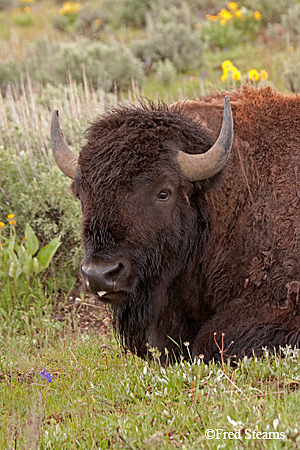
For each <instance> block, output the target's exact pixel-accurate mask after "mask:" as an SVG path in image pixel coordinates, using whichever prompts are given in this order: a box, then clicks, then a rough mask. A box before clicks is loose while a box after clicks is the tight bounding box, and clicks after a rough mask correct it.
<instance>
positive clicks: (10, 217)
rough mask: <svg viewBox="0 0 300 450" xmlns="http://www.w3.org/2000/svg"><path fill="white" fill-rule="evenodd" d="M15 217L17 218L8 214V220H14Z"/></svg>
mask: <svg viewBox="0 0 300 450" xmlns="http://www.w3.org/2000/svg"><path fill="white" fill-rule="evenodd" d="M14 217H15V215H14V214H7V218H8V219H9V220H11V219H13V218H14Z"/></svg>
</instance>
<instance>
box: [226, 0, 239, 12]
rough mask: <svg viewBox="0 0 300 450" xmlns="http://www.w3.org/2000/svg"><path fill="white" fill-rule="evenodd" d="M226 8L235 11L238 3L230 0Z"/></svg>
mask: <svg viewBox="0 0 300 450" xmlns="http://www.w3.org/2000/svg"><path fill="white" fill-rule="evenodd" d="M227 8H228V9H230V10H231V11H236V10H237V9H238V5H237V4H236V3H235V2H230V3H228V5H227Z"/></svg>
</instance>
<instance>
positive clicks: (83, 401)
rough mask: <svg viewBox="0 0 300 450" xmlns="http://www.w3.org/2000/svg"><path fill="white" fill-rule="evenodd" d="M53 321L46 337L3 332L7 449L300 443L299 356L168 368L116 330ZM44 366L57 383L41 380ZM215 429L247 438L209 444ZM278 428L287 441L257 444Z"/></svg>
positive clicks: (0, 366) (0, 375) (0, 392)
mask: <svg viewBox="0 0 300 450" xmlns="http://www.w3.org/2000/svg"><path fill="white" fill-rule="evenodd" d="M44 325H45V326H44V328H43V329H42V330H41V331H40V333H33V334H32V335H29V334H28V335H24V336H10V337H4V336H3V335H2V336H1V340H0V352H1V363H0V383H1V389H0V413H1V425H2V426H1V430H0V447H1V448H3V449H9V448H19V449H23V448H24V449H37V448H41V449H44V448H45V449H46V448H53V449H74V448H80V449H93V448H100V449H107V448H114V449H124V448H128V449H130V448H131V449H152V448H155V449H173V448H182V449H195V448H228V449H230V448H242V447H244V448H270V449H278V448H298V447H299V440H300V436H299V431H298V428H297V427H298V423H299V418H300V417H299V415H300V413H299V411H300V397H299V392H298V389H299V384H300V381H299V363H300V353H299V351H297V350H291V349H287V350H285V351H284V352H285V356H284V357H283V358H279V357H277V356H271V355H269V354H268V352H265V356H264V357H263V358H260V359H257V358H253V359H251V360H249V359H245V360H244V361H242V362H240V363H239V364H238V365H237V366H236V367H230V366H228V365H224V368H222V367H221V366H217V365H214V364H210V365H209V366H207V365H205V364H204V363H203V362H202V361H201V360H197V361H195V362H193V363H192V362H190V363H188V362H180V361H179V362H178V363H177V364H176V365H175V366H173V367H161V366H160V364H159V362H158V359H157V355H156V354H155V351H154V352H153V355H152V356H153V358H154V360H152V361H151V362H147V361H142V360H141V359H139V358H136V357H134V356H133V355H131V354H124V353H122V352H121V350H120V348H119V346H118V344H117V343H116V342H115V340H114V338H113V337H111V335H110V334H108V335H107V334H106V335H96V334H93V333H92V334H82V333H80V332H79V331H78V330H76V329H75V330H73V331H72V330H71V327H70V326H69V325H68V324H64V325H62V324H60V325H57V324H56V325H54V324H53V322H51V321H50V320H49V319H48V320H47V319H46V320H45V324H44ZM43 369H46V370H47V371H48V372H50V373H51V374H52V376H53V378H52V381H51V383H49V382H48V381H47V380H41V377H40V376H39V372H41V371H42V370H43ZM208 429H219V430H223V431H224V432H233V433H236V434H234V436H235V437H236V438H237V439H228V438H227V439H226V438H225V439H223V438H220V439H211V440H209V439H207V438H206V437H205V431H206V430H208ZM223 431H222V432H221V431H219V433H221V434H222V437H223ZM275 431H276V432H277V433H278V437H280V433H282V435H281V437H283V439H281V440H280V439H259V438H257V436H260V435H257V433H259V432H261V433H267V434H266V435H265V436H267V437H276V435H275V434H273V435H270V434H268V433H271V432H272V433H275ZM253 433H256V434H253ZM261 436H263V435H261ZM225 437H226V435H225ZM249 437H250V438H249ZM255 437H256V438H255Z"/></svg>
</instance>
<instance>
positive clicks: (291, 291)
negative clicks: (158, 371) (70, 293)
mask: <svg viewBox="0 0 300 450" xmlns="http://www.w3.org/2000/svg"><path fill="white" fill-rule="evenodd" d="M224 96H225V93H223V92H222V93H217V94H215V95H214V96H210V97H208V98H206V99H203V100H199V101H186V102H183V103H181V104H176V105H172V106H171V107H169V108H168V107H166V106H164V105H160V106H158V107H155V106H154V105H148V106H145V105H144V106H141V107H140V108H136V107H123V108H119V109H116V110H114V111H111V112H110V113H109V114H108V115H106V116H104V117H102V118H100V119H99V120H98V121H96V122H95V123H94V124H93V125H92V126H91V127H90V129H89V130H88V133H87V138H88V143H87V145H86V146H85V147H84V148H83V149H82V151H81V154H80V157H79V169H78V174H77V177H76V180H75V183H74V189H75V191H76V192H77V193H78V194H79V196H80V198H81V201H82V205H83V231H82V236H83V242H84V245H85V249H86V259H87V260H94V261H110V260H113V261H115V260H118V261H119V260H120V261H122V264H123V265H124V267H125V268H126V270H125V271H124V273H123V275H122V277H120V280H118V283H119V286H118V287H119V289H120V291H122V293H123V294H122V295H123V296H121V300H120V297H119V299H118V303H117V304H115V305H114V303H115V302H114V297H113V296H112V297H111V298H110V297H109V296H108V297H107V298H106V301H107V302H108V303H111V304H112V308H113V315H114V326H115V328H116V330H117V331H118V333H119V335H120V336H121V339H122V341H123V343H124V345H125V346H126V347H127V348H129V349H130V350H132V351H133V352H136V353H137V354H138V355H140V356H145V355H146V353H147V344H149V345H150V346H152V347H158V349H159V350H160V351H161V352H162V359H163V357H164V350H165V348H168V349H169V351H171V352H173V353H175V354H176V353H177V346H176V345H175V344H174V341H175V342H177V343H178V345H179V346H180V345H181V343H182V342H185V341H189V342H190V345H191V346H192V349H193V355H198V354H200V353H201V354H204V355H205V360H209V359H211V358H213V357H214V358H216V359H219V358H220V354H219V351H218V348H217V346H216V344H215V342H214V332H217V333H218V336H219V338H220V335H221V333H225V346H227V345H228V344H229V343H230V342H231V341H232V340H233V341H234V344H233V345H232V347H231V349H230V353H231V354H236V355H237V357H242V356H243V355H249V356H251V354H252V353H253V351H254V352H256V353H261V349H262V347H263V346H267V347H269V348H270V349H273V348H278V347H279V346H280V345H286V344H291V345H296V344H298V343H299V340H300V327H299V325H300V308H299V306H300V303H299V292H300V267H299V261H298V258H299V253H300V215H299V206H300V185H299V177H300V173H299V172H300V170H299V169H298V167H299V162H300V96H295V95H289V96H284V95H283V94H281V93H279V92H277V91H275V90H273V89H271V88H269V87H267V88H260V89H256V88H252V87H243V88H242V89H241V90H236V91H234V92H230V93H229V96H230V101H231V107H232V112H233V120H234V133H235V137H234V144H233V149H232V154H231V156H230V158H229V162H228V163H227V165H226V167H225V169H223V171H222V173H221V174H218V175H217V176H215V177H213V179H211V180H206V181H203V182H196V183H190V182H189V181H187V180H186V179H185V177H184V175H183V173H182V171H181V169H180V167H179V165H178V163H177V160H176V154H177V151H178V150H183V151H185V152H186V153H202V152H205V151H207V150H208V149H209V148H210V146H211V145H212V144H213V142H214V141H215V139H216V137H217V135H218V133H219V130H220V126H221V122H222V114H223V106H224ZM166 186H171V188H170V189H171V191H172V196H171V199H170V200H168V201H167V202H157V201H156V200H153V199H156V196H157V194H158V192H159V191H161V190H162V189H164V188H165V187H166ZM151 199H152V200H151ZM183 352H185V347H184V346H183Z"/></svg>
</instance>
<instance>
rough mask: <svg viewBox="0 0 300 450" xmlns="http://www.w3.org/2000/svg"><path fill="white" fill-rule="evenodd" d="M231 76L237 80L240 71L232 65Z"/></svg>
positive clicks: (239, 76)
mask: <svg viewBox="0 0 300 450" xmlns="http://www.w3.org/2000/svg"><path fill="white" fill-rule="evenodd" d="M232 78H233V79H234V80H235V81H238V80H239V79H240V78H241V72H240V71H239V70H238V69H237V68H236V67H233V70H232Z"/></svg>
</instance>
